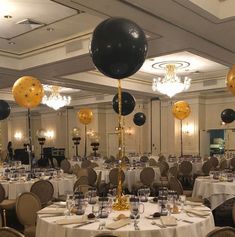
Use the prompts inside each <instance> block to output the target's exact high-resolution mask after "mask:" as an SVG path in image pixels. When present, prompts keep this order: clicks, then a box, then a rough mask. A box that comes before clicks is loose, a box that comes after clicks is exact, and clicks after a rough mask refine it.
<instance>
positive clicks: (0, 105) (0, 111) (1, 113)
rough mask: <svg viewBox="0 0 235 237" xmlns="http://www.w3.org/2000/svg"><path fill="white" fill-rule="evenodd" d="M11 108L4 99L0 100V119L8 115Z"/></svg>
mask: <svg viewBox="0 0 235 237" xmlns="http://www.w3.org/2000/svg"><path fill="white" fill-rule="evenodd" d="M10 112H11V108H10V106H9V104H8V103H7V102H6V101H5V100H0V120H3V119H5V118H7V117H8V116H9V114H10Z"/></svg>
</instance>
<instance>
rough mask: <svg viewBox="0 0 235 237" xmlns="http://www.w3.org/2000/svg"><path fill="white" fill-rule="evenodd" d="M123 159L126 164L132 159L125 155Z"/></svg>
mask: <svg viewBox="0 0 235 237" xmlns="http://www.w3.org/2000/svg"><path fill="white" fill-rule="evenodd" d="M123 160H124V163H125V164H130V159H129V158H128V157H127V156H124V157H123Z"/></svg>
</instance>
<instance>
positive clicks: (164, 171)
mask: <svg viewBox="0 0 235 237" xmlns="http://www.w3.org/2000/svg"><path fill="white" fill-rule="evenodd" d="M157 166H159V169H160V172H161V176H167V174H168V170H169V165H168V163H167V162H166V161H164V160H163V161H161V162H158V163H157Z"/></svg>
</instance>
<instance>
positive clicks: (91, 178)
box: [87, 168, 97, 186]
mask: <svg viewBox="0 0 235 237" xmlns="http://www.w3.org/2000/svg"><path fill="white" fill-rule="evenodd" d="M87 178H88V184H89V185H91V186H94V185H95V183H96V180H97V174H96V172H95V170H94V169H92V168H87Z"/></svg>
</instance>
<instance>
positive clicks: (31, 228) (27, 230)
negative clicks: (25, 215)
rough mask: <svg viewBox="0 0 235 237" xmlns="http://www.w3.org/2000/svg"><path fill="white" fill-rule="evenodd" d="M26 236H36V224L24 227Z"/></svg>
mask: <svg viewBox="0 0 235 237" xmlns="http://www.w3.org/2000/svg"><path fill="white" fill-rule="evenodd" d="M24 235H25V237H35V235H36V226H27V227H25V229H24Z"/></svg>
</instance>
